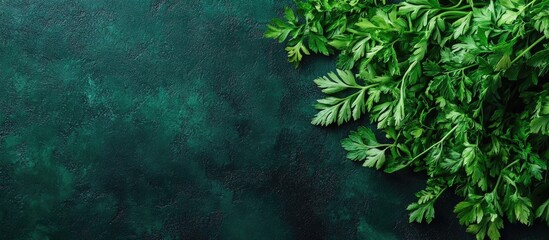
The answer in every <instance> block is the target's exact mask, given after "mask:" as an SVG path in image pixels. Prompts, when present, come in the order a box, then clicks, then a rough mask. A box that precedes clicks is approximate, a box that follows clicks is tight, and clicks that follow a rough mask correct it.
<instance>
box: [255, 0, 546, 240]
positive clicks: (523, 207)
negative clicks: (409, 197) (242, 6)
mask: <svg viewBox="0 0 549 240" xmlns="http://www.w3.org/2000/svg"><path fill="white" fill-rule="evenodd" d="M295 4H296V6H297V8H296V10H295V11H294V10H292V9H290V8H287V9H286V10H285V14H284V19H275V20H273V21H272V22H271V23H270V24H269V25H268V30H267V32H266V33H265V36H266V37H268V38H273V39H277V40H278V41H280V42H284V41H287V47H286V51H287V52H288V60H289V61H290V62H292V63H294V64H295V66H296V67H297V66H298V64H299V62H300V61H301V60H302V58H303V56H304V55H310V54H311V53H317V54H323V55H337V68H338V70H337V71H336V72H335V73H329V74H328V76H326V77H320V78H318V79H316V80H315V83H316V84H317V85H318V87H319V88H321V89H322V92H324V93H325V94H326V95H327V96H326V97H325V98H323V99H320V100H318V103H317V105H316V108H317V109H318V110H319V112H318V113H317V114H316V116H315V117H314V118H313V120H312V123H313V124H315V125H322V126H326V125H330V124H338V125H341V124H343V123H346V122H349V121H351V120H358V119H359V118H361V117H363V116H364V115H366V114H367V115H368V117H369V119H370V120H371V121H372V122H373V123H375V124H376V125H377V128H378V129H380V130H382V131H383V132H384V133H385V135H386V140H384V141H380V140H378V139H376V136H375V135H374V133H373V132H372V131H371V130H370V129H368V128H366V127H360V128H358V130H357V131H355V132H351V134H350V135H349V137H348V138H346V139H344V140H342V145H343V148H345V150H347V152H348V154H347V157H348V158H349V159H351V160H354V161H363V162H364V166H366V167H375V168H376V169H383V170H384V171H385V172H388V173H392V172H395V171H398V170H401V169H403V168H412V169H414V170H415V171H421V172H425V173H426V174H427V175H428V180H427V186H426V188H425V189H424V190H421V191H420V192H418V193H417V194H416V195H417V197H418V201H417V202H415V203H412V204H410V205H409V206H408V210H409V211H410V218H409V219H410V222H419V223H421V222H423V221H425V222H427V223H429V222H431V221H432V220H433V218H434V217H435V208H434V203H435V202H436V200H437V199H438V198H439V197H440V196H441V194H443V193H444V192H449V191H454V192H455V193H456V194H457V195H459V196H460V197H462V198H463V200H462V201H461V202H460V203H458V204H457V205H456V206H455V208H454V212H455V213H456V214H457V217H458V218H459V221H460V223H461V224H463V225H465V226H467V231H468V232H470V233H472V234H474V235H475V236H476V238H477V239H485V238H486V237H488V238H490V239H493V240H494V239H500V229H502V228H503V219H504V218H506V219H507V220H509V221H510V222H520V223H522V224H527V225H530V224H532V223H533V222H534V221H535V219H540V220H541V221H544V222H545V223H547V224H548V225H549V184H548V183H547V180H548V178H547V165H548V162H549V138H548V135H549V81H548V79H547V74H548V72H549V0H495V1H480V0H465V1H464V0H459V1H458V0H449V1H437V0H407V1H404V2H400V3H396V4H392V3H386V2H385V1H381V0H295Z"/></svg>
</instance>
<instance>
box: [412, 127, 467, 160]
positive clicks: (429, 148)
mask: <svg viewBox="0 0 549 240" xmlns="http://www.w3.org/2000/svg"><path fill="white" fill-rule="evenodd" d="M458 126H459V125H456V126H454V127H453V128H452V130H450V131H449V132H448V133H446V135H444V137H442V139H440V140H439V141H438V142H436V143H435V144H433V145H431V146H430V147H428V148H427V149H425V151H423V152H421V153H420V154H418V155H417V156H415V157H414V158H412V160H411V161H410V162H409V163H408V164H410V163H411V162H413V161H414V160H416V159H417V158H419V157H421V156H423V155H424V154H426V153H428V152H429V151H430V150H431V149H433V148H434V147H435V146H437V145H439V144H441V143H442V142H444V141H445V140H446V138H448V137H449V136H450V135H451V134H452V133H453V132H454V131H456V129H457V128H458ZM408 164H406V165H408Z"/></svg>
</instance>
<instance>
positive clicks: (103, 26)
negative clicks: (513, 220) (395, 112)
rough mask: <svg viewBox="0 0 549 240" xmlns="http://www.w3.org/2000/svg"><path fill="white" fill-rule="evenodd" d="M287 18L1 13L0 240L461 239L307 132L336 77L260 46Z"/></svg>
mask: <svg viewBox="0 0 549 240" xmlns="http://www.w3.org/2000/svg"><path fill="white" fill-rule="evenodd" d="M288 4H290V1H289V0H284V1H274V0H253V1H251V0H180V1H177V0H140V1H138V0H42V1H38V0H36V1H32V0H0V176H1V182H0V221H1V224H0V234H1V236H0V239H40V240H41V239H52V240H53V239H470V238H471V237H470V236H468V235H466V234H465V233H464V229H463V228H462V227H460V226H459V225H458V224H457V221H456V220H455V217H454V215H453V214H452V213H451V204H452V203H455V202H456V199H452V198H451V197H445V198H443V199H442V202H444V204H441V206H440V208H439V211H438V212H437V219H436V221H435V222H434V223H433V224H431V225H426V224H408V223H407V213H406V211H405V208H406V206H407V204H408V203H409V202H410V201H412V200H413V199H414V196H413V193H414V192H415V191H417V190H419V189H421V187H422V183H423V181H424V179H422V177H421V175H416V174H411V173H400V174H396V175H390V176H389V175H386V174H383V173H380V172H376V171H373V170H370V169H365V168H361V167H359V165H357V164H354V163H352V162H350V161H347V160H345V158H344V152H343V150H342V149H341V148H340V146H339V140H340V139H341V138H342V137H344V136H345V135H346V134H347V132H348V131H349V130H350V129H353V128H355V127H356V126H357V125H358V124H365V121H362V122H360V123H354V124H349V125H347V126H345V127H342V128H338V129H334V128H318V127H314V126H311V125H310V124H309V119H310V118H311V117H312V116H313V114H314V109H313V108H312V105H313V103H314V101H315V99H317V98H319V97H320V96H321V93H320V92H319V91H318V90H317V89H316V88H315V87H314V84H313V83H312V79H313V78H315V77H317V76H320V75H323V74H324V73H326V72H328V71H331V70H333V68H334V63H333V60H332V59H327V58H321V57H318V58H314V59H309V60H307V61H306V62H305V64H304V65H303V66H302V67H301V68H300V69H297V70H295V69H293V68H292V66H291V65H290V64H288V63H287V62H286V59H285V53H284V51H283V46H282V45H280V44H277V43H275V42H273V41H270V40H265V39H262V32H263V30H264V29H265V26H264V25H265V23H266V22H268V20H269V19H271V18H273V17H275V16H277V15H280V14H281V12H282V9H283V6H285V5H288ZM540 225H541V224H537V225H536V227H535V228H525V227H516V226H515V227H512V226H510V225H508V226H507V227H506V232H505V235H506V236H508V237H509V238H508V239H519V236H524V237H523V238H522V239H546V238H543V237H540V236H544V234H545V236H547V235H549V234H547V233H548V231H547V228H543V227H541V226H540ZM532 234H533V235H532ZM530 235H532V236H531V237H530V238H528V237H526V236H530ZM534 235H535V236H538V237H537V238H536V237H535V236H534ZM511 236H512V237H511Z"/></svg>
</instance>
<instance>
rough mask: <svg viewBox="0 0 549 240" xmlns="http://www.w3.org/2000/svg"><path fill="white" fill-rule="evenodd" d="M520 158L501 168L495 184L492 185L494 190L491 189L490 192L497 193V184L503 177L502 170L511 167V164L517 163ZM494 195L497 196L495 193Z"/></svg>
mask: <svg viewBox="0 0 549 240" xmlns="http://www.w3.org/2000/svg"><path fill="white" fill-rule="evenodd" d="M519 160H520V159H517V160H515V161H513V162H512V163H510V164H509V165H507V166H505V167H504V168H503V169H501V171H500V173H499V177H498V180H497V182H496V186H494V190H492V193H497V191H498V187H499V184H500V183H501V179H502V177H503V171H504V170H507V169H508V168H510V167H512V166H513V165H515V164H517V163H518V162H519ZM495 195H496V197H497V194H495Z"/></svg>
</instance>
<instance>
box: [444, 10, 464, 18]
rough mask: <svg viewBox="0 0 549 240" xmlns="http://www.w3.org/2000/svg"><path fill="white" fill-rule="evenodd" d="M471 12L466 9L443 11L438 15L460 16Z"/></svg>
mask: <svg viewBox="0 0 549 240" xmlns="http://www.w3.org/2000/svg"><path fill="white" fill-rule="evenodd" d="M469 13H470V12H464V11H447V12H443V13H441V14H439V15H438V17H444V16H446V15H450V16H455V17H460V16H462V15H467V14H469Z"/></svg>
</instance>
